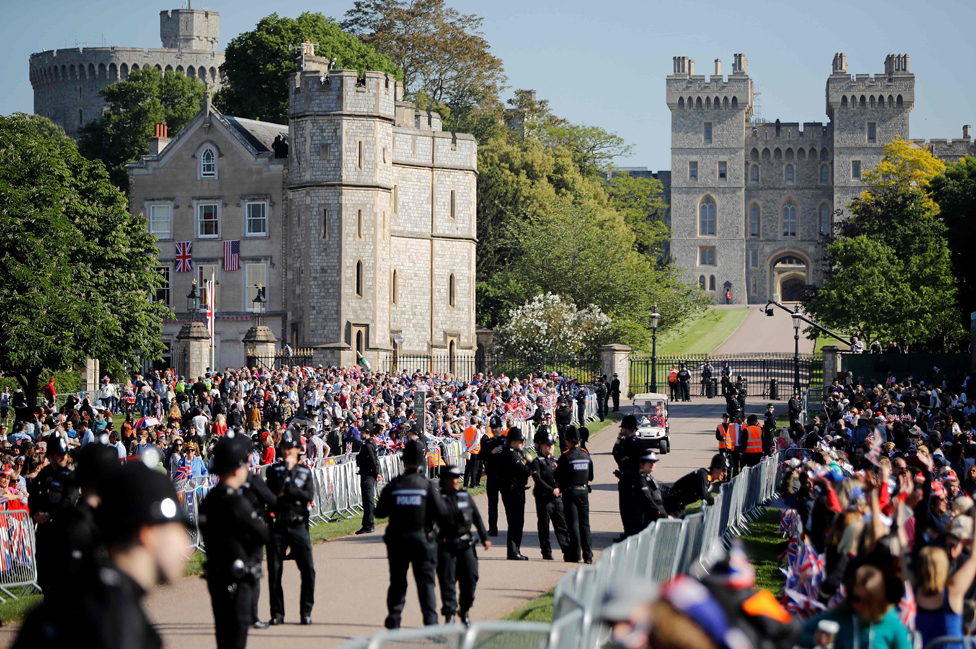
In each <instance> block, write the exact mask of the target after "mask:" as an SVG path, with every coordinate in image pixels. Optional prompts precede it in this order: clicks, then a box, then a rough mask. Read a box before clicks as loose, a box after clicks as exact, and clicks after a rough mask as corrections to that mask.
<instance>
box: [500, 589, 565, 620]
mask: <svg viewBox="0 0 976 649" xmlns="http://www.w3.org/2000/svg"><path fill="white" fill-rule="evenodd" d="M552 597H553V591H552V590H550V591H549V592H547V593H543V594H542V595H539V596H538V597H536V598H535V599H534V600H532V601H531V602H526V603H525V604H523V605H522V606H520V607H518V608H517V609H515V610H514V611H512V612H511V613H509V614H508V615H506V616H505V617H503V618H502V619H503V620H508V621H512V622H545V623H546V624H552V602H553V599H552Z"/></svg>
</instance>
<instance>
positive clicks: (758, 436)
mask: <svg viewBox="0 0 976 649" xmlns="http://www.w3.org/2000/svg"><path fill="white" fill-rule="evenodd" d="M739 439H740V443H741V444H742V447H743V449H742V460H743V463H744V464H745V466H756V465H757V464H759V462H760V460H762V458H763V440H762V428H760V427H759V417H757V416H756V415H749V419H748V420H747V421H746V427H745V429H744V430H743V431H742V433H741V434H740V437H739Z"/></svg>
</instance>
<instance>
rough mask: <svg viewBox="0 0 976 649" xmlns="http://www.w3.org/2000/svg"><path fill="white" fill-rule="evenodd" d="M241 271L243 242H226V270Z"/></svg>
mask: <svg viewBox="0 0 976 649" xmlns="http://www.w3.org/2000/svg"><path fill="white" fill-rule="evenodd" d="M240 269H241V240H240V239H235V240H233V241H225V242H224V270H240Z"/></svg>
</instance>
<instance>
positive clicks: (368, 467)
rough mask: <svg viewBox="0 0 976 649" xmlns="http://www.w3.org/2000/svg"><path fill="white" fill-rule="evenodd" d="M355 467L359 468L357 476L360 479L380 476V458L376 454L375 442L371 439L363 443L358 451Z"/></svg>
mask: <svg viewBox="0 0 976 649" xmlns="http://www.w3.org/2000/svg"><path fill="white" fill-rule="evenodd" d="M356 466H358V467H359V476H360V477H362V478H367V477H369V478H375V477H377V476H378V475H379V474H380V458H379V456H378V455H377V454H376V442H374V441H373V438H372V437H370V438H369V439H368V440H366V441H365V442H363V445H362V447H361V448H360V449H359V455H357V456H356Z"/></svg>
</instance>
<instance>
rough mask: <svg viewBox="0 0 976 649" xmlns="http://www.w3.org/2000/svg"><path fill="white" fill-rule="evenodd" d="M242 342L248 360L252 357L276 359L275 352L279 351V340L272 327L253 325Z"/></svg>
mask: <svg viewBox="0 0 976 649" xmlns="http://www.w3.org/2000/svg"><path fill="white" fill-rule="evenodd" d="M242 342H243V343H244V355H245V357H246V359H250V358H252V357H257V358H265V359H267V358H274V355H275V352H276V351H277V342H278V339H277V338H275V335H274V332H273V331H271V327H269V326H267V325H265V324H255V325H253V326H252V327H251V328H250V329H248V330H247V333H246V334H244V338H243V340H242Z"/></svg>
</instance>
